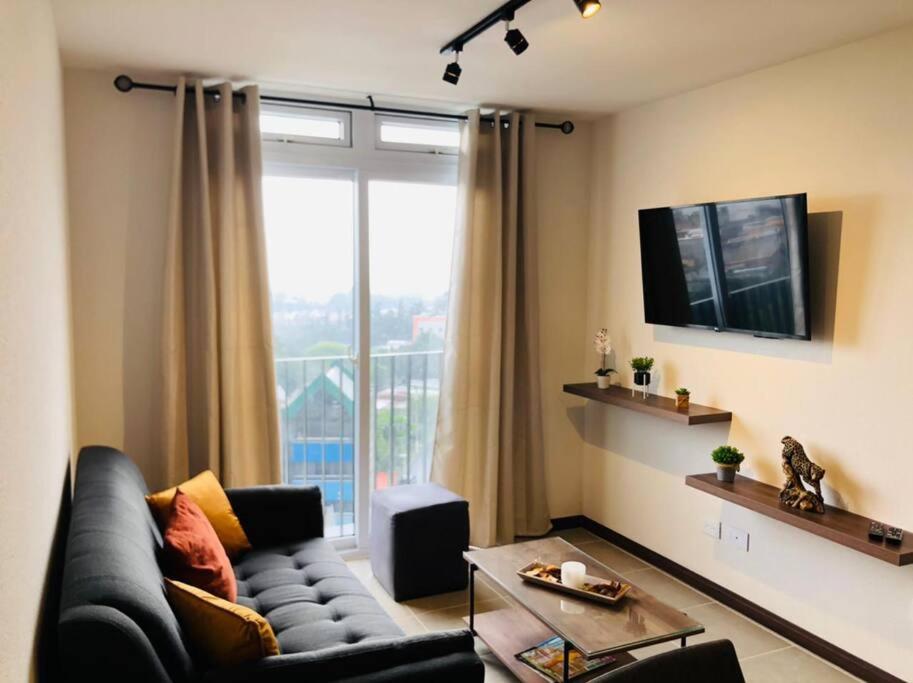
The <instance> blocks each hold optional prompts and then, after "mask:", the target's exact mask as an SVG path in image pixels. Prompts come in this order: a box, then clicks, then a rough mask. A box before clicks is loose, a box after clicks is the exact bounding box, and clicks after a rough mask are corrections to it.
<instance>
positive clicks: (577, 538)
mask: <svg viewBox="0 0 913 683" xmlns="http://www.w3.org/2000/svg"><path fill="white" fill-rule="evenodd" d="M549 536H560V537H561V538H563V539H564V540H565V541H567V542H568V543H573V544H574V545H577V544H578V543H592V542H593V541H599V540H601V539H600V538H599V537H598V536H596V535H594V534H591V533H590V532H589V531H587V530H586V529H583V528H581V527H574V528H573V529H560V530H558V531H552V532H551V533H550V534H549ZM518 540H521V539H518Z"/></svg>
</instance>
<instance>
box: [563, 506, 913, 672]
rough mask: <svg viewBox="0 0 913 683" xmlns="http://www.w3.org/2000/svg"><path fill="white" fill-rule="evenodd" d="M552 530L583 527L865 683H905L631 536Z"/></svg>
mask: <svg viewBox="0 0 913 683" xmlns="http://www.w3.org/2000/svg"><path fill="white" fill-rule="evenodd" d="M552 526H553V528H554V529H556V530H562V529H571V528H574V527H578V526H579V527H583V528H584V529H586V530H587V531H589V532H591V533H593V534H595V535H596V536H599V537H600V538H603V539H605V540H606V541H609V542H610V543H614V544H615V545H617V546H618V547H619V548H621V549H623V550H626V551H627V552H629V553H631V554H632V555H634V556H635V557H639V558H640V559H642V560H643V561H644V562H647V563H649V564H652V565H653V566H655V567H658V568H659V569H662V570H663V571H664V572H666V573H667V574H670V575H672V576H674V577H675V578H677V579H678V580H679V581H682V582H683V583H686V584H688V585H689V586H691V587H692V588H694V589H696V590H699V591H701V592H702V593H705V594H707V595H709V596H710V597H711V598H713V599H714V600H716V601H717V602H719V603H721V604H723V605H726V606H727V607H729V608H731V609H734V610H735V611H736V612H738V613H740V614H743V615H745V616H746V617H748V618H749V619H751V620H753V621H756V622H758V623H759V624H761V625H762V626H764V627H765V628H768V629H770V630H771V631H773V632H774V633H777V634H779V635H781V636H783V637H784V638H786V639H787V640H790V641H792V642H793V643H795V644H796V645H798V646H800V647H803V648H805V649H806V650H808V651H809V652H813V653H814V654H816V655H818V656H819V657H821V658H822V659H824V660H827V661H828V662H830V663H831V664H833V665H834V666H838V667H840V668H841V669H843V670H844V671H846V672H848V673H850V674H852V675H854V676H857V677H859V678H861V679H863V680H864V681H871V682H872V683H904V681H903V680H902V679H900V678H897V677H896V676H894V675H892V674H890V673H888V672H887V671H884V670H883V669H879V668H878V667H877V666H875V665H874V664H871V663H869V662H867V661H865V660H864V659H860V658H859V657H857V656H856V655H854V654H851V653H849V652H847V651H846V650H844V649H842V648H839V647H837V646H836V645H833V644H831V643H829V642H828V641H826V640H825V639H823V638H821V637H819V636H816V635H815V634H814V633H811V632H809V631H806V630H805V629H804V628H802V627H800V626H796V625H795V624H793V623H792V622H790V621H787V620H786V619H784V618H783V617H780V616H778V615H776V614H774V613H773V612H771V611H770V610H767V609H765V608H763V607H761V606H760V605H758V604H756V603H754V602H752V601H751V600H747V599H746V598H743V597H742V596H741V595H739V594H737V593H734V592H732V591H731V590H729V589H728V588H724V587H723V586H721V585H720V584H718V583H715V582H713V581H711V580H710V579H708V578H705V577H703V576H701V575H700V574H698V573H697V572H694V571H691V570H690V569H688V568H687V567H684V566H682V565H680V564H678V563H677V562H674V561H673V560H670V559H669V558H668V557H666V556H664V555H660V554H659V553H658V552H656V551H654V550H650V548H647V547H646V546H643V545H641V544H640V543H638V542H637V541H633V540H631V539H630V538H628V537H627V536H623V535H621V534H620V533H618V532H617V531H614V530H613V529H610V528H609V527H607V526H604V525H603V524H600V523H599V522H596V521H594V520H592V519H590V518H589V517H586V516H583V515H573V516H569V517H559V518H557V519H553V520H552Z"/></svg>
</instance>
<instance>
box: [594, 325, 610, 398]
mask: <svg viewBox="0 0 913 683" xmlns="http://www.w3.org/2000/svg"><path fill="white" fill-rule="evenodd" d="M593 348H594V349H596V353H598V354H599V358H600V359H601V362H600V363H599V368H598V369H597V370H596V386H597V387H599V388H600V389H608V388H609V385H610V384H611V381H612V378H611V375H612V373H613V372H615V370H614V369H613V368H610V367H607V365H606V362H607V360H608V357H609V354H610V353H612V338H611V337H609V331H608V330H607V329H606V328H604V327H603V328H602V329H601V330H599V331H598V332H597V333H596V336H595V337H594V338H593Z"/></svg>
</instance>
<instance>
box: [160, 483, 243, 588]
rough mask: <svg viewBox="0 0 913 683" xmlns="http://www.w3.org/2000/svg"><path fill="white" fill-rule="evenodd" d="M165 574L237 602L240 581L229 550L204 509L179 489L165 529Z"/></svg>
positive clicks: (172, 502) (173, 500)
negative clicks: (236, 578)
mask: <svg viewBox="0 0 913 683" xmlns="http://www.w3.org/2000/svg"><path fill="white" fill-rule="evenodd" d="M164 537H165V548H164V551H165V573H166V574H167V575H168V576H171V577H174V578H176V579H179V580H180V581H183V582H184V583H189V584H190V585H191V586H196V587H197V588H202V589H203V590H204V591H207V592H209V593H212V594H213V595H215V596H217V597H220V598H224V599H225V600H229V601H230V602H235V601H236V600H237V599H238V582H237V581H236V580H235V572H234V569H232V566H231V562H230V561H229V560H228V555H227V554H226V553H225V548H223V547H222V542H221V541H220V540H219V537H218V536H216V532H215V530H214V529H213V528H212V524H210V523H209V520H208V519H206V515H204V514H203V511H202V510H201V509H200V506H199V505H197V504H196V503H194V502H193V500H192V499H191V498H190V496H188V495H187V494H186V493H184V492H183V491H182V490H181V489H178V490H177V493H176V494H174V498H172V500H171V515H170V516H169V518H168V526H167V527H165V534H164Z"/></svg>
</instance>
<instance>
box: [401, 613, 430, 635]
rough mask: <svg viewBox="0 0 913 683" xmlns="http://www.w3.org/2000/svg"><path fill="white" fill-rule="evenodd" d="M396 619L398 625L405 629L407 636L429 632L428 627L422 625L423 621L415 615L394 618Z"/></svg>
mask: <svg viewBox="0 0 913 683" xmlns="http://www.w3.org/2000/svg"><path fill="white" fill-rule="evenodd" d="M394 621H395V622H396V625H397V626H399V627H400V628H401V629H403V631H404V632H405V634H406V635H407V636H414V635H418V634H421V633H427V632H428V629H426V628H425V627H424V626H423V625H422V622H420V621H419V620H418V619H416V618H415V617H413V616H408V617H399V618H398V619H394Z"/></svg>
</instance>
